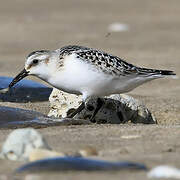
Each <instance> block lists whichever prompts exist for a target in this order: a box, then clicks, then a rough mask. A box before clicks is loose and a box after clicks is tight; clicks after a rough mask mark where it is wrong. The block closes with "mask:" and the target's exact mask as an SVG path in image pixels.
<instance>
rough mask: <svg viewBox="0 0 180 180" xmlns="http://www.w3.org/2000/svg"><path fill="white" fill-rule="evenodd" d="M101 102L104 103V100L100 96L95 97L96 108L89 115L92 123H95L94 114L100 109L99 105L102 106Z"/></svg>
mask: <svg viewBox="0 0 180 180" xmlns="http://www.w3.org/2000/svg"><path fill="white" fill-rule="evenodd" d="M103 104H104V101H103V100H102V99H101V98H97V106H96V109H95V110H94V112H93V115H92V116H91V118H90V121H91V122H93V123H95V122H96V121H95V119H94V118H95V116H96V114H97V113H98V111H99V110H100V109H101V107H102V106H103Z"/></svg>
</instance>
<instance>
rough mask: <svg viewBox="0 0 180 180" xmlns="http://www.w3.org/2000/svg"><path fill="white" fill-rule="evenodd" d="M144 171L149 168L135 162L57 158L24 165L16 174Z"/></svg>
mask: <svg viewBox="0 0 180 180" xmlns="http://www.w3.org/2000/svg"><path fill="white" fill-rule="evenodd" d="M123 169H126V170H130V171H132V169H133V170H143V171H146V170H147V167H146V166H145V165H144V164H140V163H135V162H127V161H123V162H121V161H120V162H112V161H103V160H95V159H88V158H82V157H55V158H47V159H42V160H37V161H33V162H30V163H27V164H25V165H22V166H21V167H19V168H18V169H17V170H16V173H23V172H28V173H29V172H31V173H41V172H54V171H55V172H61V171H114V170H115V171H117V170H123Z"/></svg>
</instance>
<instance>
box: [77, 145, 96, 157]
mask: <svg viewBox="0 0 180 180" xmlns="http://www.w3.org/2000/svg"><path fill="white" fill-rule="evenodd" d="M78 153H79V154H80V155H81V156H82V157H88V156H97V155H98V151H97V150H96V148H95V147H92V146H86V147H85V148H83V149H80V150H79V151H78Z"/></svg>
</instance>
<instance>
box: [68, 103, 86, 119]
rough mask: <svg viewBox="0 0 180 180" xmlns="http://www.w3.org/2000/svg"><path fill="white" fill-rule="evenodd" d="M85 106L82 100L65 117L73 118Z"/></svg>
mask: <svg viewBox="0 0 180 180" xmlns="http://www.w3.org/2000/svg"><path fill="white" fill-rule="evenodd" d="M84 108H85V103H84V102H82V103H81V105H80V106H79V107H78V108H77V109H76V110H74V111H73V112H72V113H71V114H69V115H68V116H67V118H73V117H74V116H75V115H76V114H78V113H80V112H81V111H82V110H83V109H84Z"/></svg>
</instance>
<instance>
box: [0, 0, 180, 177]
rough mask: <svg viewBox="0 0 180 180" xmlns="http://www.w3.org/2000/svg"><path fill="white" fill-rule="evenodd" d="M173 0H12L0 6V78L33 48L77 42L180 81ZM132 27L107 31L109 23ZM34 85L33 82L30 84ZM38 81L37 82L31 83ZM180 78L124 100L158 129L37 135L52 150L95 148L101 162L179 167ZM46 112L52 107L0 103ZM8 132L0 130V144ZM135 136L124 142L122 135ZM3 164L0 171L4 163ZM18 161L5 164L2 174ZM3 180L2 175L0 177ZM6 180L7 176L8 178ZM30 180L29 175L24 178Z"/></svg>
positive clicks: (104, 128) (102, 128)
mask: <svg viewBox="0 0 180 180" xmlns="http://www.w3.org/2000/svg"><path fill="white" fill-rule="evenodd" d="M179 7H180V1H178V0H173V1H169V0H156V1H144V0H126V1H115V0H114V1H108V0H99V1H97V0H76V1H74V0H70V1H62V0H61V1H59V0H54V1H48V0H38V1H36V0H31V1H23V0H14V1H10V0H7V1H3V2H1V6H0V76H15V75H16V74H17V73H18V72H19V71H20V70H21V69H22V68H23V64H24V59H25V56H26V55H27V54H28V53H30V52H31V51H33V50H38V49H46V48H47V49H57V48H59V47H62V46H64V45H68V44H79V45H85V46H89V47H94V48H98V49H102V50H104V51H107V52H110V53H111V54H114V55H117V56H120V57H122V58H125V59H126V60H128V62H131V63H133V64H135V65H141V66H145V67H152V68H159V69H160V68H161V69H170V70H174V71H175V72H176V73H177V75H179V76H180V53H179V49H180V36H179V32H180V23H179V15H180V12H179ZM114 22H120V23H125V24H128V25H129V30H128V31H126V32H116V33H115V32H114V33H111V34H110V35H108V36H107V37H106V35H107V33H108V26H109V24H111V23H114ZM31 79H36V78H31ZM36 80H37V81H40V80H38V79H36ZM179 92H180V79H178V80H173V79H160V80H156V81H152V82H149V83H147V84H145V85H143V86H141V87H139V88H137V89H135V90H134V91H132V92H130V93H129V94H130V95H132V96H133V97H135V98H137V99H139V100H141V101H143V102H144V103H145V104H146V105H147V107H149V109H150V110H151V111H152V112H153V113H154V115H155V117H156V118H157V121H158V123H159V125H96V124H94V125H88V126H69V127H49V128H45V129H41V130H39V131H40V132H41V133H42V134H43V135H44V136H45V138H47V141H48V142H49V144H50V145H51V146H52V148H54V149H55V150H56V151H60V150H61V151H68V152H71V151H72V152H75V151H76V150H77V149H79V148H81V147H85V146H87V145H91V146H93V147H95V148H96V149H97V150H98V151H99V152H100V155H99V157H98V158H100V159H108V160H133V161H138V162H142V163H146V164H147V166H149V167H153V166H156V165H160V164H170V165H174V166H176V167H179V168H180V161H179V152H180V143H179V137H180V130H179V124H180V93H179ZM0 105H3V106H10V107H20V108H24V109H31V110H36V111H39V112H42V113H45V114H47V112H48V110H49V103H48V102H43V103H21V104H20V103H18V104H17V103H0ZM11 131H12V130H1V131H0V143H1V144H2V143H3V141H4V140H5V138H6V136H7V135H8V134H9V133H10V132H11ZM128 135H138V136H139V137H138V136H135V138H132V137H131V138H130V139H124V138H122V136H128ZM2 164H3V165H2ZM20 164H22V163H17V162H9V161H2V160H1V166H0V174H9V173H10V172H12V170H14V169H15V168H16V167H18V165H20ZM2 178H4V176H3V175H2V176H1V175H0V179H2ZM9 178H10V179H11V177H9ZM26 178H27V179H28V178H29V179H30V177H26ZM37 178H38V179H43V180H45V179H60V178H61V179H87V180H88V179H92V178H94V179H110V178H111V179H120V178H121V179H138V180H140V179H146V173H144V172H143V173H142V172H138V173H137V172H129V171H126V172H117V173H114V172H112V173H111V172H109V173H107V172H106V173H90V174H89V173H86V172H83V173H71V172H69V173H60V174H56V175H55V174H48V175H41V176H38V177H37Z"/></svg>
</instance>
